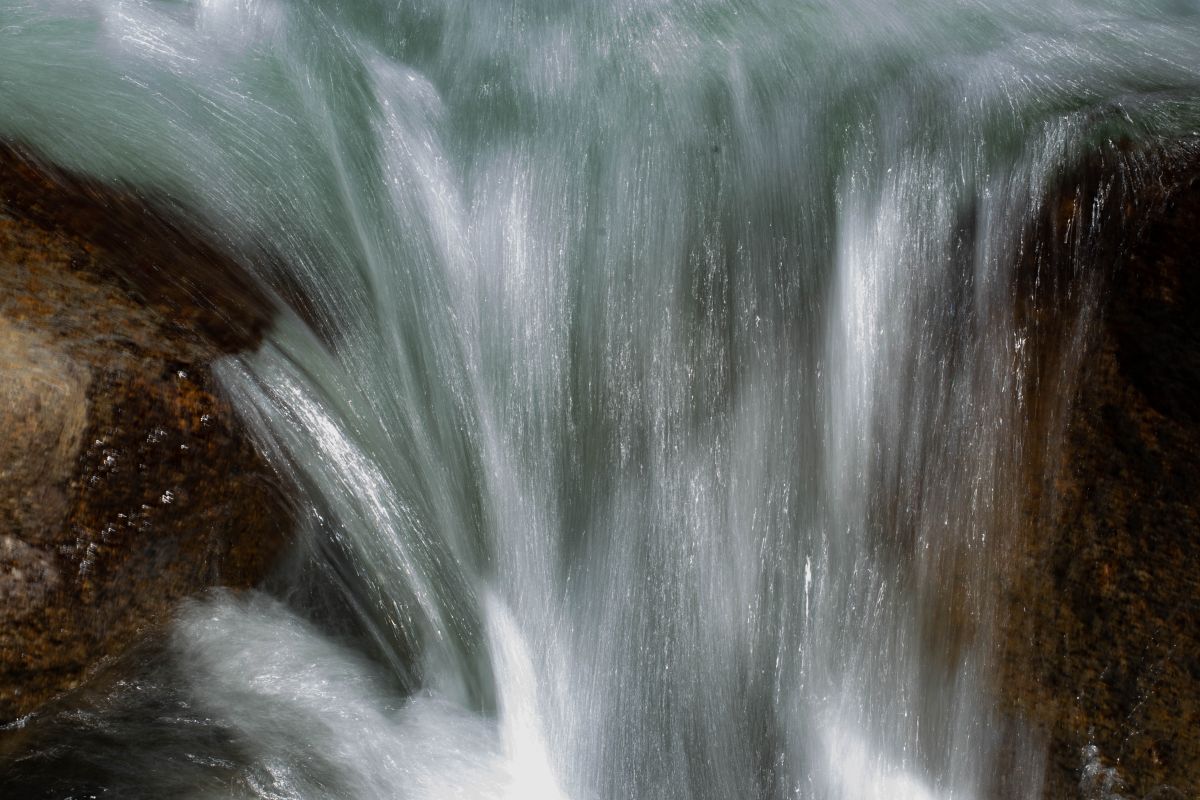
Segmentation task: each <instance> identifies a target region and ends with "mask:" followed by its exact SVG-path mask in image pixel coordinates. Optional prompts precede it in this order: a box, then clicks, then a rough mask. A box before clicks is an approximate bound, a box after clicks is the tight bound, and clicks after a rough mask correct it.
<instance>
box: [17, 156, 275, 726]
mask: <svg viewBox="0 0 1200 800" xmlns="http://www.w3.org/2000/svg"><path fill="white" fill-rule="evenodd" d="M269 308H270V306H269V304H268V303H266V302H265V301H263V299H262V298H261V297H258V296H256V295H255V294H254V292H253V291H252V290H251V288H250V284H249V282H248V281H247V280H246V279H245V278H244V276H241V275H239V274H238V272H237V266H236V264H233V263H232V262H230V261H228V260H225V259H223V258H222V257H221V256H220V255H219V254H217V253H216V251H215V250H213V249H211V248H210V247H208V246H207V245H205V244H204V243H203V239H202V238H201V237H200V234H198V233H195V232H189V231H185V230H183V229H181V228H179V227H177V226H173V225H172V224H171V223H169V222H166V221H165V219H164V218H163V217H160V216H158V215H157V212H155V211H154V210H153V208H152V207H151V204H150V203H149V202H148V201H146V200H145V199H144V198H139V197H138V196H136V195H134V194H132V193H130V192H126V191H123V190H119V189H111V188H105V187H101V186H94V185H89V184H86V183H84V182H81V181H78V180H75V179H73V178H71V177H70V176H66V175H63V174H61V173H57V172H55V171H54V170H52V169H49V168H45V167H42V166H38V165H37V164H36V163H35V162H32V161H30V160H29V159H27V158H26V157H25V156H24V155H22V154H21V153H19V152H18V151H16V150H14V149H12V148H8V147H5V146H0V375H2V376H3V380H0V429H2V430H3V432H4V436H3V437H0V722H3V721H7V720H12V719H14V718H16V717H18V716H20V715H22V714H25V713H28V712H29V711H31V710H32V709H35V708H36V707H37V706H38V705H39V704H40V703H42V702H44V701H45V700H46V699H48V698H50V697H52V696H54V695H56V694H58V693H60V692H62V691H63V690H65V689H68V688H70V687H72V686H74V685H76V684H77V683H78V682H79V681H80V680H81V679H82V678H83V677H84V676H85V675H86V674H87V672H88V670H89V669H91V668H93V667H94V666H95V665H96V664H98V663H100V662H101V661H103V660H104V659H105V658H106V657H109V656H113V655H116V654H117V653H119V652H120V651H121V650H123V649H124V648H125V647H126V646H127V645H128V644H129V643H130V642H132V641H134V640H136V639H137V638H138V637H139V635H141V634H142V633H144V632H145V631H148V630H151V629H153V627H154V626H155V625H156V624H158V623H159V622H161V621H162V620H164V619H165V618H167V616H168V615H169V613H170V611H171V608H172V607H173V605H174V604H175V602H176V601H177V600H179V599H180V598H182V597H185V596H187V595H190V594H194V593H196V592H198V591H201V590H203V589H204V588H206V587H210V586H216V585H224V586H233V587H242V586H249V585H251V584H253V583H255V582H257V581H258V580H260V579H261V578H262V577H263V576H264V574H265V573H266V571H267V570H268V569H269V568H270V566H271V564H272V562H273V560H274V559H275V557H276V556H277V554H278V553H279V552H280V550H281V548H282V547H283V546H284V544H285V542H286V541H287V538H288V533H289V532H290V530H291V527H292V524H291V518H290V512H289V510H288V504H287V503H286V501H285V493H284V491H283V489H282V488H281V486H280V484H279V481H278V479H277V478H276V476H275V474H274V472H273V471H272V470H271V469H270V468H269V467H268V466H267V465H266V464H265V462H263V460H262V459H261V458H260V457H259V455H258V453H257V452H256V450H255V449H254V447H253V445H252V444H251V442H250V441H249V439H248V436H247V434H246V431H245V430H244V429H243V428H242V426H241V425H240V423H239V422H238V420H237V419H236V417H235V416H234V414H233V413H232V409H231V408H230V407H229V405H228V403H227V402H226V401H225V400H223V399H222V398H221V396H220V395H219V394H218V392H217V389H216V386H215V383H214V380H213V377H212V373H211V365H212V363H213V362H214V360H215V359H217V358H219V357H221V356H223V355H225V354H229V353H233V352H237V351H238V350H241V349H245V348H248V347H252V346H253V345H254V344H255V343H256V341H257V337H258V336H259V334H260V332H261V330H262V328H263V327H264V326H265V325H266V324H267V322H268V321H269V317H268V314H269Z"/></svg>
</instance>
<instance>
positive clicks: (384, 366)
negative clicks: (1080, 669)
mask: <svg viewBox="0 0 1200 800" xmlns="http://www.w3.org/2000/svg"><path fill="white" fill-rule="evenodd" d="M1198 12H1200V8H1198V7H1197V6H1196V4H1195V3H1194V2H1190V1H1189V0H1163V1H1162V2H1157V1H1152V0H1145V2H1139V3H1128V2H1116V1H1115V0H1105V1H1102V2H1083V1H1082V0H1076V1H1069V0H1039V1H1038V2H1031V1H1030V2H1027V1H1026V0H1017V1H1016V2H1013V1H1011V0H1010V2H1003V3H1001V2H991V0H979V2H956V1H955V0H912V2H891V1H890V0H873V1H871V2H868V1H867V0H849V1H847V0H841V1H840V2H825V1H824V0H820V1H818V2H788V1H787V0H744V1H741V2H728V3H727V2H717V1H716V0H688V2H680V3H665V2H657V1H656V0H616V1H615V2H609V3H558V2H549V1H548V0H519V1H518V2H512V3H498V2H491V0H478V1H477V2H459V3H450V2H445V1H444V0H400V1H399V2H391V3H375V2H365V1H364V2H360V3H338V2H326V1H325V0H297V1H296V2H284V1H283V0H194V2H167V1H166V0H161V1H159V2H156V1H152V0H88V1H87V2H77V3H66V2H47V3H24V2H19V1H18V2H11V1H10V0H3V2H0V136H4V137H8V138H14V139H17V140H20V141H25V142H31V143H35V144H36V146H37V147H38V148H39V150H40V151H41V152H43V153H45V154H46V155H47V156H48V157H50V158H52V159H54V160H55V161H56V162H58V163H61V164H63V165H65V166H68V167H70V168H73V169H77V170H80V171H83V172H85V173H87V174H89V175H93V176H96V177H97V178H100V179H103V180H120V181H126V182H131V183H135V184H137V185H140V186H146V187H151V188H153V189H154V190H155V191H156V192H159V193H160V194H161V195H162V196H164V197H166V198H168V199H169V201H170V202H171V203H173V204H174V205H175V206H176V207H177V208H178V209H179V210H180V212H181V213H186V214H188V215H189V216H191V217H192V218H194V219H196V220H199V222H200V224H201V225H202V226H203V227H204V228H205V229H207V230H210V231H212V235H213V236H214V237H215V238H216V239H217V241H218V242H219V243H220V244H221V245H222V246H224V247H226V248H228V249H229V250H231V251H233V252H237V253H240V254H243V256H244V257H245V259H246V260H247V261H248V263H250V264H251V266H252V268H254V269H256V270H257V271H258V274H257V277H258V278H259V279H260V280H261V282H262V283H263V285H264V286H266V287H268V289H269V290H270V291H272V292H274V293H275V294H276V296H278V297H280V298H281V304H282V307H283V308H284V311H283V312H282V313H281V315H280V317H279V319H278V320H277V322H276V324H275V326H274V328H273V329H272V331H271V332H270V333H269V335H268V337H267V340H266V341H265V343H264V344H263V346H262V347H261V349H259V350H258V351H257V352H255V353H253V354H248V355H245V356H242V357H236V358H229V359H227V360H225V361H224V362H222V363H221V364H220V366H219V377H220V379H221V381H222V384H223V386H224V388H225V390H226V391H227V392H228V394H229V396H230V397H231V398H232V399H233V400H234V402H235V405H236V407H237V408H238V410H239V413H241V414H242V415H243V416H244V417H245V418H246V419H247V420H248V421H249V422H250V423H251V425H252V426H253V429H254V431H255V433H256V435H257V437H258V442H259V445H260V446H261V448H262V449H263V450H264V451H265V452H266V453H267V454H268V455H269V457H270V459H271V461H272V463H273V464H274V465H275V466H276V467H277V468H278V469H279V470H280V472H281V473H282V474H284V475H285V476H287V478H288V479H289V480H290V481H291V482H292V483H293V484H294V485H295V486H297V487H298V491H299V492H300V495H301V501H300V502H301V504H302V508H301V511H302V513H301V515H300V516H301V519H302V520H303V528H304V529H303V530H302V531H301V535H300V540H299V542H298V543H297V546H296V549H297V552H296V553H295V557H294V559H293V560H292V562H290V564H289V565H288V566H287V567H286V568H284V569H282V570H281V574H280V575H279V576H278V578H277V579H276V580H275V581H273V582H272V583H271V584H270V585H269V586H268V587H266V588H265V589H264V591H263V592H260V593H255V594H252V595H248V596H232V595H215V596H213V597H210V598H207V599H204V600H198V601H195V602H192V603H190V604H188V605H187V606H186V607H185V608H183V609H181V611H180V614H179V617H178V619H177V620H176V621H175V622H174V624H173V628H172V632H171V636H170V640H169V642H168V643H167V644H166V645H165V650H164V652H163V653H161V654H159V655H156V656H155V657H154V659H152V660H153V664H151V665H149V666H148V667H147V670H149V674H152V675H153V676H155V677H154V679H153V680H148V681H146V682H145V683H144V685H142V686H141V687H140V688H138V687H134V686H126V687H125V688H124V689H123V691H125V692H127V693H131V694H132V695H137V694H138V692H141V693H143V694H145V695H146V696H151V695H153V696H154V697H156V698H160V700H161V704H166V705H170V704H171V703H175V702H179V703H184V704H185V706H180V707H179V709H185V710H178V709H177V710H175V711H172V712H170V713H165V712H162V713H160V711H158V710H156V709H159V705H155V704H154V703H151V704H150V705H149V706H147V705H146V703H147V702H148V701H138V702H142V705H138V706H137V708H139V709H141V710H140V711H139V712H138V713H137V714H133V715H132V716H131V715H125V716H119V715H114V716H113V718H111V719H108V721H107V722H105V723H104V725H105V731H106V734H105V735H106V736H108V737H109V741H110V746H113V747H116V748H117V749H116V750H114V751H109V750H104V751H101V750H95V751H93V752H92V753H91V755H90V756H81V757H99V755H98V754H100V753H101V752H103V753H105V754H107V755H105V757H113V755H112V754H113V753H114V752H115V753H119V754H120V756H119V757H120V758H122V759H126V760H127V761H128V763H129V764H130V765H135V766H130V767H129V768H128V769H125V768H122V769H121V770H116V771H114V772H113V773H112V775H113V778H112V780H113V781H114V783H113V784H112V786H111V787H109V788H111V790H112V791H114V792H115V793H116V794H117V795H118V796H125V795H126V794H128V795H129V796H141V795H140V794H139V793H141V792H145V793H147V794H148V796H168V795H171V796H187V797H193V796H194V797H210V796H211V797H229V796H234V797H258V798H315V797H346V798H351V797H353V798H396V797H405V798H408V797H411V798H448V797H461V798H477V797H478V798H485V797H497V798H509V797H511V798H516V797H537V798H555V799H557V798H564V799H565V798H572V800H590V799H591V798H633V797H636V798H643V799H645V800H650V799H651V798H662V799H663V800H667V799H668V798H696V799H697V800H701V799H703V798H713V799H714V800H716V799H717V798H731V797H761V798H776V797H778V798H783V797H792V798H813V799H817V798H820V799H825V798H828V799H830V800H834V799H836V798H844V799H845V800H935V799H936V800H950V798H954V800H968V799H970V798H989V797H996V796H1005V797H1009V796H1011V797H1037V796H1039V792H1040V788H1041V783H1040V781H1041V761H1042V758H1043V756H1042V752H1041V749H1040V745H1039V743H1038V741H1037V739H1036V736H1034V735H1033V734H1032V733H1031V732H1030V731H1028V730H1026V729H1025V728H1024V727H1023V726H1022V725H1021V723H1020V721H1019V720H1013V719H1010V718H1008V717H1006V716H1004V715H1003V714H1002V713H1001V711H1000V710H999V709H998V708H997V706H996V702H995V692H994V688H995V685H994V684H995V654H996V647H997V641H996V638H997V633H996V626H997V625H998V623H999V622H1000V619H999V614H1000V613H1001V612H1000V600H999V597H998V595H999V592H1000V588H999V587H1000V586H1001V583H1002V579H1003V571H1004V568H1005V564H1006V562H1007V560H1008V559H1007V558H1006V554H1007V553H1008V552H1009V548H1011V547H1012V546H1013V535H1014V529H1015V527H1016V526H1017V525H1018V522H1019V520H1018V518H1019V515H1020V511H1021V506H1020V503H1021V500H1022V489H1021V485H1020V482H1021V477H1020V469H1021V465H1022V463H1023V459H1024V458H1025V456H1026V454H1027V451H1028V449H1029V448H1032V447H1040V446H1043V445H1044V444H1045V443H1044V442H1037V441H1032V440H1031V438H1030V436H1029V434H1028V431H1027V426H1026V424H1025V423H1026V421H1027V419H1028V417H1029V413H1030V403H1031V402H1032V401H1031V399H1030V392H1031V381H1033V380H1034V377H1035V372H1036V369H1035V365H1034V364H1033V363H1032V362H1031V355H1030V349H1031V348H1030V340H1029V337H1030V335H1031V333H1030V330H1029V327H1028V325H1027V324H1026V323H1025V322H1024V321H1022V320H1021V319H1020V318H1019V314H1018V306H1019V299H1020V298H1019V296H1018V291H1019V289H1018V280H1017V276H1016V273H1015V270H1016V266H1017V264H1018V262H1019V260H1020V256H1021V253H1022V247H1024V245H1025V242H1026V237H1027V236H1028V235H1029V232H1030V230H1031V228H1032V226H1033V224H1034V223H1035V221H1036V219H1037V217H1038V215H1039V214H1040V213H1042V212H1043V210H1044V209H1043V207H1042V204H1043V202H1044V198H1045V197H1046V194H1047V190H1048V188H1049V187H1050V186H1051V184H1052V182H1053V181H1054V179H1055V177H1056V176H1057V175H1058V174H1059V172H1060V171H1061V170H1062V169H1064V168H1065V167H1067V166H1069V165H1070V164H1072V163H1073V161H1074V160H1075V159H1077V158H1078V156H1079V154H1080V153H1082V152H1083V151H1084V150H1085V149H1086V148H1087V147H1089V146H1091V145H1094V144H1096V143H1097V142H1102V141H1105V140H1106V139H1112V138H1118V137H1120V136H1122V135H1136V136H1138V137H1141V138H1155V137H1162V138H1169V137H1178V136H1188V135H1194V134H1195V132H1196V130H1200V128H1197V125H1200V101H1197V99H1196V98H1198V97H1200V93H1198V91H1197V90H1198V89H1200V48H1197V47H1196V42H1197V41H1200V38H1198V36H1200V15H1198ZM1092 233H1093V232H1090V231H1084V232H1083V233H1082V234H1081V236H1082V238H1083V239H1087V237H1088V236H1089V235H1091V234H1092ZM1080 246H1082V245H1080ZM281 265H282V266H281ZM1093 266H1094V265H1089V264H1086V263H1081V264H1079V265H1077V267H1078V274H1077V276H1076V278H1075V279H1074V280H1076V283H1075V284H1073V288H1072V291H1074V292H1077V293H1078V295H1079V296H1080V297H1082V298H1083V300H1082V301H1081V305H1080V309H1081V310H1079V311H1078V313H1079V314H1080V315H1081V316H1080V320H1081V321H1080V322H1079V326H1078V327H1077V331H1079V330H1083V325H1084V322H1086V319H1085V318H1086V316H1087V314H1089V313H1091V312H1090V311H1089V309H1090V308H1091V306H1090V305H1089V302H1090V301H1088V299H1087V298H1088V297H1090V295H1089V292H1092V291H1094V286H1093V282H1094V279H1093V278H1089V275H1090V274H1091V271H1092V267H1093ZM295 298H301V299H302V300H301V301H298V302H291V303H290V304H289V302H288V300H289V299H295ZM1077 335H1079V336H1081V335H1082V334H1077ZM1078 346H1079V343H1078V342H1075V343H1074V344H1071V343H1068V345H1067V347H1068V349H1070V348H1072V347H1073V348H1075V349H1074V350H1072V352H1075V353H1076V354H1077V353H1078ZM330 609H333V610H330ZM155 703H159V701H158V700H156V701H155ZM135 705H136V703H135ZM172 707H174V706H172ZM185 707H186V708H185ZM132 717H136V719H133V718H132ZM189 726H190V727H189ZM111 742H116V743H117V744H116V745H112V744H111ZM154 742H157V744H154ZM164 742H165V743H166V744H163V743H164ZM172 742H174V743H176V744H174V745H172V744H171V743H172ZM169 746H176V747H178V748H182V749H181V750H180V752H181V753H182V752H183V751H186V754H187V757H186V758H184V757H183V756H179V758H180V763H181V764H182V766H180V767H179V769H178V771H171V770H161V769H155V768H152V767H151V766H150V765H153V764H154V763H156V762H155V760H154V759H157V758H161V757H162V752H163V751H162V748H164V747H169ZM189 748H190V749H189ZM1014 760H1016V761H1018V762H1020V763H1021V764H1023V766H1022V767H1021V768H1020V769H1018V770H1015V771H1014V770H1012V769H1011V768H1010V767H1006V766H1004V765H1006V764H1011V763H1012V762H1013V761H1014ZM185 761H186V763H183V762H185ZM136 765H143V766H136Z"/></svg>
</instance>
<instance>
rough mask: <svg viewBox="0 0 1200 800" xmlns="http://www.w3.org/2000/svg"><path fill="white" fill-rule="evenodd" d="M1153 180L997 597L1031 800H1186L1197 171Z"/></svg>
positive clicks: (1197, 686)
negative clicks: (1036, 744)
mask: <svg viewBox="0 0 1200 800" xmlns="http://www.w3.org/2000/svg"><path fill="white" fill-rule="evenodd" d="M1151 174H1153V173H1151ZM1168 177H1169V179H1168V181H1167V182H1166V185H1168V186H1174V187H1175V188H1174V189H1173V191H1171V192H1169V193H1168V194H1167V195H1165V196H1163V195H1162V194H1161V188H1160V187H1157V186H1156V187H1150V188H1146V187H1142V188H1137V187H1132V186H1131V187H1127V188H1126V189H1125V193H1126V194H1125V196H1126V199H1127V200H1128V201H1129V203H1127V205H1126V207H1125V208H1124V209H1119V210H1118V213H1117V216H1119V217H1121V218H1123V219H1124V220H1125V221H1126V222H1131V221H1133V220H1138V224H1139V225H1142V226H1143V227H1140V229H1139V230H1137V231H1134V232H1132V236H1133V238H1132V244H1130V239H1128V238H1126V240H1125V243H1124V244H1125V247H1124V248H1123V250H1124V256H1123V257H1122V258H1120V259H1119V261H1118V262H1117V263H1116V268H1115V270H1114V271H1113V273H1112V274H1111V276H1108V279H1107V280H1108V283H1107V286H1106V290H1105V292H1104V295H1103V297H1104V299H1103V302H1102V304H1101V306H1100V315H1099V317H1097V318H1096V320H1095V324H1094V326H1093V330H1092V333H1091V335H1090V336H1088V337H1087V347H1086V349H1085V350H1084V354H1085V355H1084V360H1083V362H1082V364H1081V365H1080V368H1079V371H1078V380H1077V382H1076V391H1075V393H1074V400H1073V402H1072V404H1071V406H1070V411H1069V413H1068V415H1067V417H1066V419H1065V420H1064V422H1065V434H1064V435H1063V438H1062V447H1061V448H1060V449H1059V450H1058V452H1057V458H1056V460H1052V461H1051V462H1050V463H1048V464H1043V465H1039V466H1040V467H1043V469H1041V474H1042V475H1044V476H1046V477H1047V478H1048V480H1047V481H1045V482H1044V483H1041V484H1039V485H1038V486H1037V487H1036V488H1035V491H1033V492H1031V497H1033V498H1035V502H1033V503H1032V504H1031V505H1032V507H1031V515H1030V519H1031V523H1030V524H1029V526H1028V531H1027V533H1028V538H1027V541H1026V543H1025V546H1024V551H1025V552H1024V554H1023V559H1022V561H1021V569H1020V570H1018V577H1017V578H1016V580H1015V582H1014V585H1013V587H1012V593H1011V596H1010V597H1009V598H1008V599H1009V603H1010V615H1009V619H1010V622H1009V630H1008V639H1007V641H1008V645H1007V652H1006V656H1005V660H1004V670H1003V671H1004V691H1005V694H1006V697H1007V699H1008V701H1009V702H1010V703H1011V704H1012V705H1013V707H1014V708H1015V709H1016V711H1017V713H1019V714H1021V715H1022V716H1025V717H1026V718H1029V719H1032V720H1034V721H1035V722H1036V723H1037V724H1038V725H1039V726H1040V727H1041V728H1042V730H1043V731H1044V733H1045V735H1046V737H1047V740H1048V743H1049V746H1050V764H1049V771H1048V775H1047V784H1046V790H1045V794H1044V796H1045V797H1047V798H1073V797H1078V798H1087V800H1115V799H1116V798H1126V797H1128V798H1142V797H1153V798H1160V799H1161V800H1166V798H1183V797H1188V798H1191V797H1197V796H1200V566H1198V565H1200V561H1197V556H1198V554H1200V182H1198V181H1200V161H1196V160H1192V163H1191V165H1190V166H1180V165H1178V164H1176V165H1174V166H1172V167H1169V169H1168ZM1130 192H1132V194H1130ZM1088 194H1089V192H1086V191H1085V192H1084V193H1083V199H1085V200H1086V199H1088V198H1087V195H1088ZM1109 221H1110V223H1111V222H1113V220H1112V219H1110V220H1109ZM1098 266H1102V265H1098Z"/></svg>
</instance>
